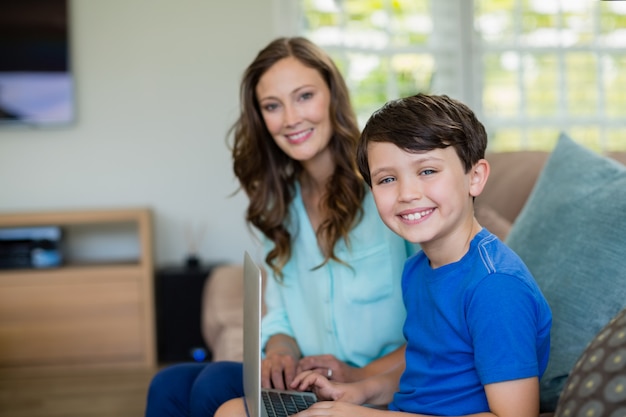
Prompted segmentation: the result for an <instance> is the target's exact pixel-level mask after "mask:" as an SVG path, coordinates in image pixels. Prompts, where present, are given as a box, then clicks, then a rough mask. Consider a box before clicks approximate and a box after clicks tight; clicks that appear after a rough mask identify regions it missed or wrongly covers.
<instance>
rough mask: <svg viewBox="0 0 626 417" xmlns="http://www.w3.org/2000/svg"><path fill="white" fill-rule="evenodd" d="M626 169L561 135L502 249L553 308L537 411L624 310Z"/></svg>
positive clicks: (548, 407) (552, 403)
mask: <svg viewBox="0 0 626 417" xmlns="http://www.w3.org/2000/svg"><path fill="white" fill-rule="evenodd" d="M625 213H626V167H624V166H623V165H621V164H619V163H618V162H616V161H614V160H611V159H609V158H606V157H603V156H601V155H599V154H596V153H594V152H592V151H590V150H588V149H586V148H584V147H582V146H580V145H578V144H576V143H575V142H574V141H572V140H571V139H570V138H569V137H567V136H566V135H564V134H563V135H561V137H560V138H559V141H558V142H557V145H556V147H555V149H554V150H553V152H552V154H551V155H550V157H549V158H548V161H547V162H546V165H545V166H544V169H543V171H542V172H541V174H540V176H539V179H538V180H537V184H536V185H535V187H534V189H533V191H532V192H531V194H530V196H529V199H528V202H527V203H526V205H525V206H524V208H523V209H522V211H521V213H520V215H519V217H518V218H517V220H516V221H515V223H514V224H513V226H512V228H511V231H510V233H509V235H508V237H507V240H506V243H507V244H508V245H509V246H510V247H511V248H512V249H513V250H514V251H515V252H517V253H518V254H519V255H520V257H521V258H522V259H523V260H524V262H525V263H526V265H527V266H528V268H529V269H530V271H531V272H532V273H533V275H534V277H535V279H536V280H537V283H538V284H539V287H540V288H541V290H542V291H543V294H544V295H545V297H546V299H547V300H548V303H549V304H550V307H551V309H552V315H553V322H552V333H551V337H550V340H551V348H550V361H549V363H548V368H547V369H546V372H545V374H544V376H543V378H542V380H541V405H542V411H554V409H555V408H556V403H557V401H558V398H559V395H560V393H561V391H562V389H563V385H564V383H565V380H566V379H567V377H568V375H569V372H570V370H571V369H572V367H573V366H574V364H575V362H576V359H577V358H578V357H579V356H580V354H581V352H582V351H583V350H584V349H585V347H586V346H587V344H588V343H589V341H590V340H591V339H592V338H593V337H594V336H595V335H596V333H598V331H599V330H600V329H601V328H602V327H603V326H604V325H605V324H606V323H607V322H608V321H609V320H610V319H611V317H613V316H614V315H615V314H616V313H617V312H618V311H620V310H621V309H622V308H623V307H624V306H625V305H626V215H625Z"/></svg>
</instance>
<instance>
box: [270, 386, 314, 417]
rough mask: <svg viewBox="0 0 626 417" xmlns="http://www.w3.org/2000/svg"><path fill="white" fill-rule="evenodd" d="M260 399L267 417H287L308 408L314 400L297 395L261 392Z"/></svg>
mask: <svg viewBox="0 0 626 417" xmlns="http://www.w3.org/2000/svg"><path fill="white" fill-rule="evenodd" d="M261 399H262V400H263V403H264V405H265V409H266V410H267V415H268V416H269V417H287V416H290V415H292V414H296V413H298V412H300V411H302V410H306V409H307V408H309V407H310V406H311V405H312V404H313V403H314V402H315V400H313V398H311V397H309V396H304V395H298V394H297V393H289V392H276V391H261Z"/></svg>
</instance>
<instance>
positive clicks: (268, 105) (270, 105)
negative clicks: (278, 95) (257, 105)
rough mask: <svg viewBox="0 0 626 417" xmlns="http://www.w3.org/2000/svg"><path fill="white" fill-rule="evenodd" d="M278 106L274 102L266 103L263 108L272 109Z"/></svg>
mask: <svg viewBox="0 0 626 417" xmlns="http://www.w3.org/2000/svg"><path fill="white" fill-rule="evenodd" d="M277 108H278V104H275V103H271V104H266V105H264V106H263V110H265V111H268V112H269V111H274V110H276V109H277Z"/></svg>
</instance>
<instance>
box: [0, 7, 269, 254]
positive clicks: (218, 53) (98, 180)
mask: <svg viewBox="0 0 626 417" xmlns="http://www.w3.org/2000/svg"><path fill="white" fill-rule="evenodd" d="M275 1H276V0H274V1H272V0H230V1H225V2H222V1H219V2H218V1H213V0H162V1H154V0H106V1H88V0H74V1H73V2H72V41H73V46H72V60H73V69H74V73H75V75H76V107H77V111H78V114H77V119H76V122H75V123H74V124H72V125H71V126H66V127H57V128H53V129H42V128H39V129H36V128H15V127H10V128H9V127H3V128H1V129H0V212H19V211H33V210H36V211H39V210H73V209H92V208H97V209H99V208H118V207H119V208H125V207H136V206H148V207H151V208H152V209H153V213H154V225H155V234H154V244H155V263H156V265H157V266H160V265H164V264H170V263H178V262H182V260H183V259H184V258H185V256H186V255H187V249H188V247H187V246H188V245H187V243H186V239H185V234H186V229H187V228H189V227H191V228H193V229H194V230H195V233H196V234H200V231H201V230H202V229H203V228H206V233H205V236H204V238H203V239H202V240H201V244H200V247H199V254H200V255H201V257H202V258H203V259H204V260H205V261H214V260H219V261H222V260H227V261H234V262H241V259H242V250H243V249H248V250H253V251H254V250H256V249H254V248H255V247H256V243H255V242H254V240H253V239H252V237H251V236H250V234H249V232H248V229H247V228H246V226H245V223H244V210H245V206H246V203H247V200H246V197H245V195H244V194H243V193H241V192H239V193H238V194H236V196H235V197H230V194H231V193H232V192H233V191H234V190H235V189H236V188H237V185H238V183H237V182H236V180H235V178H234V176H233V174H232V170H231V159H230V153H229V151H228V149H227V146H226V142H225V135H226V132H227V129H228V128H229V126H230V125H231V123H232V122H233V121H234V119H235V116H236V112H237V108H238V88H239V80H240V77H241V74H242V72H243V69H244V68H245V66H246V65H247V64H248V63H249V62H250V61H251V60H252V59H253V57H254V55H255V54H256V52H257V51H258V50H259V49H260V48H261V47H262V46H264V45H265V44H266V43H267V42H268V41H269V40H271V39H272V38H273V37H274V36H276V35H278V34H280V33H279V32H280V29H277V28H276V22H277V21H278V20H279V19H278V17H279V15H280V12H277V10H276V3H274V2H275Z"/></svg>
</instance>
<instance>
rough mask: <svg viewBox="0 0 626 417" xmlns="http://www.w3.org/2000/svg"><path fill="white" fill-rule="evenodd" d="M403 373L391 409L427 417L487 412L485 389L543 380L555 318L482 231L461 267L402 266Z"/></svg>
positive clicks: (416, 259)
mask: <svg viewBox="0 0 626 417" xmlns="http://www.w3.org/2000/svg"><path fill="white" fill-rule="evenodd" d="M402 289H403V297H404V303H405V306H406V309H407V321H406V323H405V325H404V334H405V337H406V339H407V350H406V369H405V371H404V373H403V374H402V377H401V378H400V387H399V391H398V392H397V393H396V394H395V395H394V399H393V403H392V404H390V409H392V410H400V411H405V412H410V413H421V414H429V415H441V416H445V415H455V416H458V415H466V414H473V413H479V412H487V411H489V405H488V403H487V397H486V395H485V390H484V385H486V384H491V383H495V382H502V381H508V380H513V379H521V378H529V377H533V376H537V377H539V378H540V377H541V375H543V372H544V371H545V369H546V366H547V363H548V356H549V351H550V327H551V323H552V314H551V311H550V307H549V306H548V303H547V301H546V300H545V298H544V297H543V295H542V293H541V291H540V290H539V287H538V286H537V284H536V282H535V280H534V279H533V277H532V275H531V274H530V272H529V271H528V269H527V268H526V266H525V265H524V263H523V262H522V261H521V259H520V258H519V257H518V256H517V255H516V254H515V253H514V252H513V251H512V250H511V249H509V248H508V247H507V246H506V245H505V244H504V243H502V242H501V241H500V240H499V239H498V238H497V237H496V236H494V235H493V234H491V233H489V232H488V231H487V230H486V229H482V230H481V231H480V232H479V233H478V234H477V235H476V236H475V237H474V239H473V240H472V242H471V244H470V249H469V251H468V252H467V253H466V254H465V256H464V257H463V258H462V259H461V260H459V261H458V262H455V263H452V264H448V265H445V266H442V267H440V268H437V269H432V268H431V267H430V264H429V260H428V258H427V257H426V256H425V255H424V253H423V252H420V253H418V254H416V255H415V256H413V257H412V258H410V259H409V260H408V261H407V262H406V265H405V268H404V272H403V278H402Z"/></svg>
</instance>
